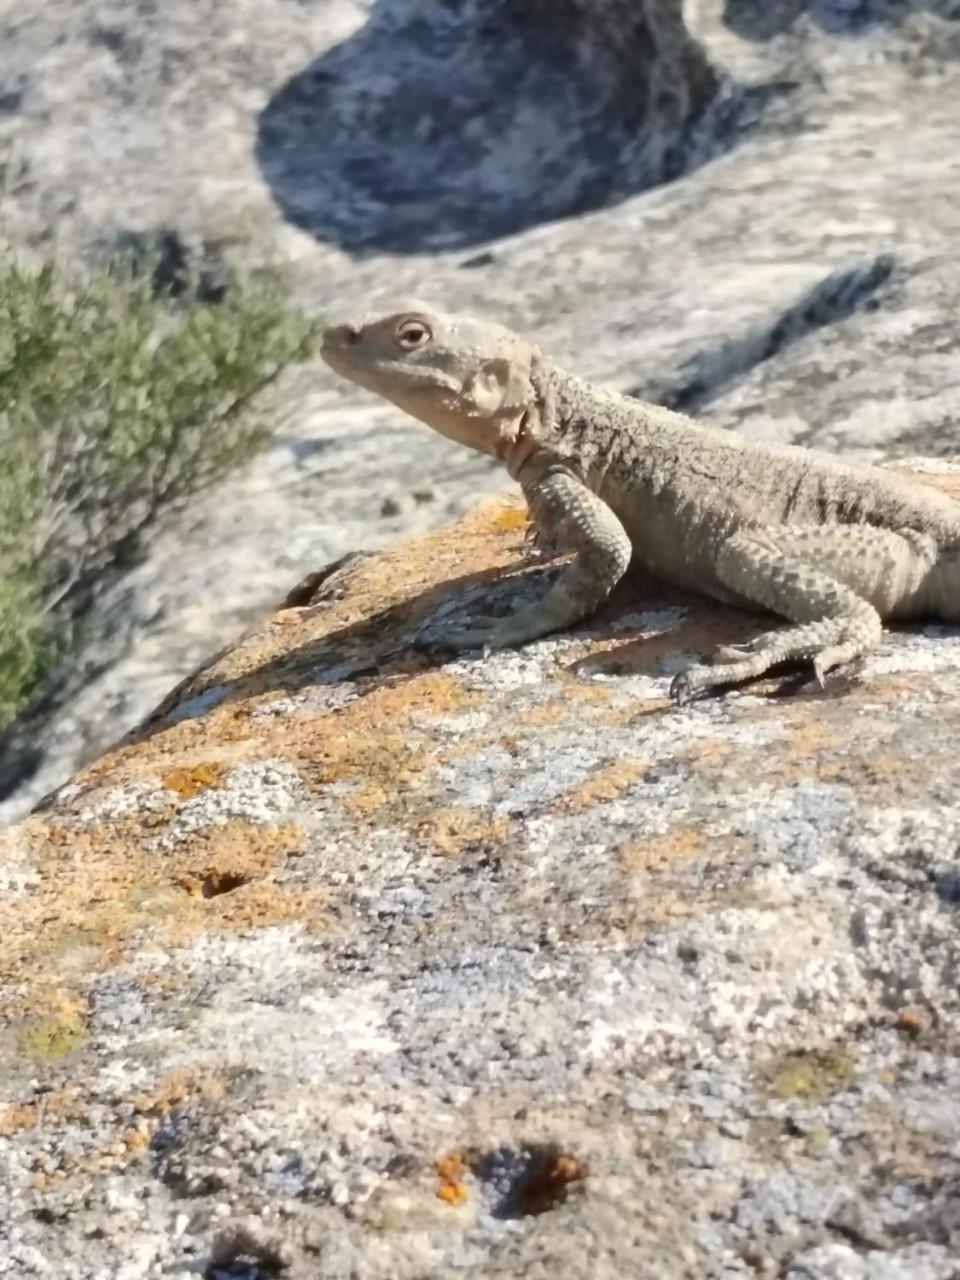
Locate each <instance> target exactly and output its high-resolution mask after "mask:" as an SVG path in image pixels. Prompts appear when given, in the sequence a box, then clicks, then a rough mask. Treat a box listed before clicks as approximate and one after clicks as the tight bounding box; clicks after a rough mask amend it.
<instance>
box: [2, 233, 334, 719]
mask: <svg viewBox="0 0 960 1280" xmlns="http://www.w3.org/2000/svg"><path fill="white" fill-rule="evenodd" d="M314 332H315V330H314V326H313V325H311V324H310V323H309V322H308V321H307V320H305V319H304V318H303V317H302V316H301V315H299V314H298V313H296V312H295V311H294V310H292V309H291V308H290V307H289V305H288V304H287V302H286V301H285V298H284V295H283V291H282V289H281V288H280V286H279V284H278V282H277V281H275V280H272V279H270V280H267V279H259V280H252V281H249V282H247V283H244V284H242V285H239V284H238V285H233V286H231V287H229V288H228V289H227V290H226V292H225V293H224V295H223V297H222V298H221V299H220V300H219V301H218V302H216V303H215V304H210V303H206V302H202V301H201V300H200V299H199V298H198V296H197V290H196V289H195V288H194V289H188V290H187V291H186V292H185V293H184V294H183V295H182V296H181V297H179V298H178V299H177V300H176V301H174V300H173V299H172V298H170V297H169V296H166V297H164V296H157V294H156V291H155V289H154V286H153V284H152V282H151V280H150V278H149V275H148V273H147V272H146V271H141V272H138V273H136V274H135V273H134V272H133V271H132V270H131V269H129V268H127V269H123V270H120V269H113V270H105V271H102V272H100V273H99V274H97V275H96V276H95V277H94V278H93V279H92V280H89V281H87V282H85V283H83V284H82V285H76V284H74V283H73V282H71V281H70V280H68V279H67V278H66V277H65V276H64V275H63V274H62V273H60V272H59V271H58V270H56V269H55V268H54V267H52V266H45V267H42V268H40V269H31V268H28V267H25V266H23V265H22V264H20V263H18V262H17V261H15V260H14V259H13V257H12V256H10V255H7V256H5V257H2V258H0V727H2V726H3V725H4V724H5V723H8V722H9V721H10V719H11V718H12V717H13V716H14V715H15V714H16V713H17V711H18V710H19V709H21V708H22V707H23V705H24V704H25V703H26V702H27V701H28V700H29V699H30V697H31V695H32V694H33V693H34V692H35V690H36V688H37V687H38V683H39V682H40V681H41V680H42V678H43V676H44V674H45V672H47V671H49V670H50V667H51V663H53V662H54V661H56V660H60V659H61V658H62V657H63V656H64V650H65V646H68V644H69V633H70V622H71V620H72V619H73V618H75V617H76V616H77V614H78V613H79V612H82V610H83V609H85V608H86V607H88V605H89V603H90V600H91V599H92V596H93V593H94V591H95V588H96V586H97V583H98V581H100V580H102V578H103V575H104V573H105V571H107V570H108V569H109V568H111V567H112V566H115V565H117V564H119V563H122V562H123V561H124V560H125V559H127V558H128V556H129V555H130V553H131V552H133V551H134V550H135V549H136V548H137V546H138V545H139V543H140V540H141V538H142V535H143V534H144V533H145V532H146V531H147V530H148V529H149V528H150V527H151V526H152V525H153V524H154V523H155V522H156V521H157V520H158V519H159V518H161V517H162V516H163V515H164V513H165V512H168V511H169V510H170V509H171V508H173V507H175V506H176V505H178V504H179V503H181V502H182V501H183V500H184V499H185V498H187V497H189V496H190V495H191V494H194V493H196V492H197V491H198V490H199V489H201V488H203V487H204V486H206V485H209V484H210V483H211V482H212V481H214V480H217V479H219V478H220V477H221V476H223V475H224V474H225V473H226V472H228V471H229V470H230V469H231V468H233V467H235V466H236V465H238V464H239V463H241V462H243V461H245V460H246V459H247V458H249V457H250V456H251V455H252V454H253V453H254V452H256V450H257V449H258V448H259V447H260V446H261V445H262V444H263V443H264V441H265V440H266V438H267V436H268V434H269V432H268V427H267V424H266V422H265V421H264V418H263V416H262V414H261V413H260V412H258V396H259V393H261V392H262V391H263V390H264V389H265V388H266V387H267V386H268V385H269V384H270V383H272V382H274V381H275V379H276V378H277V377H278V376H279V374H280V373H281V372H282V371H283V370H284V369H285V368H287V367H288V366H289V365H290V364H291V363H292V362H294V361H297V360H302V359H305V358H306V357H307V356H309V355H310V353H311V351H312V347H313V337H314Z"/></svg>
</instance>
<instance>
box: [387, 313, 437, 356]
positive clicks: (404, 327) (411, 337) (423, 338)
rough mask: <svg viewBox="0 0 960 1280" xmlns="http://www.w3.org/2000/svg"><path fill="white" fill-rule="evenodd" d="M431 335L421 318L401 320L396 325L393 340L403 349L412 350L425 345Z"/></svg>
mask: <svg viewBox="0 0 960 1280" xmlns="http://www.w3.org/2000/svg"><path fill="white" fill-rule="evenodd" d="M432 337H433V335H432V334H431V332H430V330H429V329H428V328H427V326H426V325H425V324H424V323H423V321H422V320H403V321H401V323H400V324H398V325H397V331H396V333H395V334H394V341H395V342H396V344H397V346H398V347H402V348H403V349H404V351H413V350H414V348H415V347H423V346H425V345H426V344H427V343H428V342H429V341H430V339H431V338H432Z"/></svg>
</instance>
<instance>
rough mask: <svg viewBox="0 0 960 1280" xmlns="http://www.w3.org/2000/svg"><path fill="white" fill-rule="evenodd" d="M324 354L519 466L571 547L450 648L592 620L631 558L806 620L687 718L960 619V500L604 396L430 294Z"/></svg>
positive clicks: (539, 521)
mask: <svg viewBox="0 0 960 1280" xmlns="http://www.w3.org/2000/svg"><path fill="white" fill-rule="evenodd" d="M321 355H322V357H323V359H324V360H325V361H326V363H327V364H328V365H329V366H330V367H331V368H332V369H333V370H334V371H335V372H337V373H338V374H340V375H341V376H343V377H345V378H347V379H349V380H350V381H351V382H353V383H355V384H357V385H358V386H360V387H363V388H366V389H367V390H370V391H373V392H376V393H377V394H378V395H380V396H381V397H383V398H384V399H386V400H388V401H390V402H392V403H393V404H395V405H397V406H398V407H399V408H400V409H402V410H404V411H405V412H406V413H408V414H410V415H411V416H413V417H414V418H417V419H419V420H420V421H422V422H425V423H426V424H427V425H428V426H430V427H432V428H433V429H434V430H435V431H437V432H439V433H440V434H441V435H443V436H446V437H448V438H449V439H452V440H455V441H458V442H460V443H461V444H463V445H466V446H468V447H469V448H471V449H475V450H478V451H479V452H481V453H484V454H487V455H489V456H490V457H493V458H496V459H498V460H499V461H501V462H503V463H504V464H505V466H506V469H507V471H508V473H509V475H510V476H511V477H512V478H513V479H514V480H516V481H518V482H519V484H520V487H521V489H522V491H523V494H524V497H525V498H526V502H527V505H528V508H529V511H530V516H531V520H532V522H533V524H534V526H535V528H536V531H537V534H538V536H539V537H540V538H542V540H543V541H544V542H545V543H547V544H549V545H552V546H554V547H556V548H559V549H561V550H563V551H565V552H567V553H570V554H571V558H570V560H569V561H568V563H567V564H566V565H565V567H564V568H563V570H562V571H561V573H560V575H559V576H558V577H557V579H556V580H555V581H554V582H553V584H552V585H551V586H550V587H549V589H548V590H547V591H546V592H545V593H544V594H543V596H542V598H541V599H539V600H538V601H536V602H535V603H533V604H531V605H529V606H527V607H525V608H523V609H520V610H518V611H516V612H515V613H513V614H511V615H508V616H507V617H503V618H485V619H476V620H475V622H474V625H472V626H469V627H466V628H461V629H452V630H450V631H448V632H446V633H445V634H444V635H443V637H442V641H441V643H442V644H443V646H444V647H449V648H452V649H454V650H465V649H474V648H478V649H483V650H487V649H499V648H504V647H512V646H520V645H524V644H526V643H528V642H530V641H533V640H535V639H538V638H540V637H542V636H546V635H549V634H550V633H552V632H556V631H559V630H563V629H565V628H569V627H571V626H574V625H575V624H577V623H578V622H580V621H582V620H584V619H586V618H588V617H589V616H590V615H591V614H592V613H594V612H595V610H596V609H598V608H599V606H600V605H601V604H602V602H603V601H604V600H605V599H606V598H607V596H608V595H609V594H610V592H611V591H612V590H613V588H614V587H615V586H616V585H617V583H618V582H619V581H620V579H621V578H622V577H623V576H624V574H626V572H627V571H628V569H629V568H630V567H631V565H633V566H639V567H641V568H643V569H645V570H646V571H647V572H649V573H650V574H652V575H653V576H655V577H656V578H659V579H661V580H663V581H665V582H667V583H671V584H674V585H676V586H680V587H684V588H687V589H690V590H693V591H694V592H696V593H699V594H701V595H706V596H707V597H709V598H712V599H715V600H718V601H721V602H723V603H725V604H730V605H735V606H739V607H741V608H746V609H753V610H758V609H759V610H761V611H766V612H770V613H773V614H777V615H779V616H780V617H781V618H783V619H785V620H786V621H787V622H788V623H789V624H790V625H788V626H785V627H783V626H781V627H779V628H776V629H771V630H767V631H763V632H762V633H761V634H759V635H758V636H756V637H755V638H754V639H752V640H750V641H748V642H747V643H746V644H745V645H740V646H732V645H728V646H723V647H720V648H718V649H717V650H716V652H715V653H714V654H713V655H712V660H710V661H697V662H694V663H693V664H692V665H691V666H690V667H689V668H688V669H687V670H686V671H683V672H681V673H680V674H678V675H677V676H675V677H674V679H673V681H672V684H671V687H670V694H671V697H672V699H673V701H674V702H675V703H676V704H679V705H681V706H682V705H683V704H684V703H685V702H686V701H687V700H689V699H691V698H693V697H698V696H702V695H705V694H707V693H708V692H710V691H712V690H715V689H719V688H721V687H723V686H730V685H736V684H740V683H742V682H744V681H750V680H753V679H756V678H758V677H760V676H763V675H765V674H766V673H767V672H768V671H769V670H770V669H771V668H772V667H774V666H778V665H780V664H784V663H794V664H796V663H801V664H810V665H811V666H812V669H813V674H814V676H815V677H816V680H817V682H818V683H819V685H820V687H821V688H822V687H823V686H824V679H825V676H826V675H827V673H828V672H829V671H831V670H833V669H834V668H837V667H840V666H842V665H844V664H847V663H850V662H853V661H854V660H855V659H858V658H860V657H861V656H862V655H864V654H866V653H868V652H869V651H870V649H872V648H873V647H874V646H875V645H876V644H877V643H878V641H879V640H880V637H881V634H882V624H883V622H884V621H886V620H910V619H918V618H924V617H933V618H939V619H942V620H945V621H950V622H957V621H960V504H957V503H955V502H954V501H953V500H952V499H951V498H949V497H948V496H947V495H946V494H943V493H938V492H937V491H935V490H933V489H932V488H930V487H929V486H925V485H923V484H922V483H921V482H919V481H913V480H911V479H910V478H909V477H906V476H902V475H897V474H894V473H891V472H889V471H886V470H884V469H883V468H881V467H877V466H873V465H871V464H869V463H862V462H857V461H853V460H845V459H842V458H839V457H836V456H834V455H832V454H827V453H823V452H819V451H816V450H813V449H808V448H804V447H802V446H798V445H787V444H780V443H766V442H762V441H757V440H753V439H748V438H747V437H745V436H742V435H740V434H738V433H737V432H735V431H730V430H726V429H723V428H720V427H716V426H712V425H708V424H704V423H702V422H697V421H695V420H694V419H692V418H690V417H687V416H686V415H683V414H681V413H677V412H674V411H673V410H670V409H667V408H665V407H662V406H660V405H656V404H650V403H646V402H644V401H642V400H639V399H634V398H632V397H630V396H626V395H622V394H620V393H618V392H615V391H613V390H610V389H608V388H605V387H601V386H596V385H593V384H592V383H590V382H588V381H585V380H584V379H582V378H579V377H577V376H575V375H573V374H571V373H567V372H565V371H564V370H562V369H560V368H558V367H557V366H556V365H554V364H553V363H551V362H550V361H549V360H548V359H547V358H546V356H545V355H544V354H543V353H542V352H541V351H540V349H539V347H538V346H537V345H535V344H534V343H533V342H530V341H527V340H526V339H525V338H523V337H521V336H520V335H518V334H516V333H514V332H513V331H512V330H510V329H508V328H506V327H504V326H502V325H499V324H496V323H493V322H491V321H487V320H483V319H478V318H475V317H473V316H469V315H461V314H452V313H447V312H443V311H439V310H436V309H434V308H433V307H432V306H429V305H427V304H425V303H423V302H421V301H417V300H399V301H398V302H397V303H396V304H394V305H392V306H389V307H387V308H385V309H382V310H379V311H376V312H371V313H368V314H364V315H358V316H356V317H354V318H352V319H348V320H346V321H345V322H341V323H337V324H331V325H330V326H328V327H327V328H326V329H325V331H324V335H323V338H322V342H321Z"/></svg>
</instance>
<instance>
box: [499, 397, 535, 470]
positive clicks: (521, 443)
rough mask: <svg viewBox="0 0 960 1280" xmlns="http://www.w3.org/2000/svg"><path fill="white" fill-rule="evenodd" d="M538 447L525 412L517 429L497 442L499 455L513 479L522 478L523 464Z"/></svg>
mask: <svg viewBox="0 0 960 1280" xmlns="http://www.w3.org/2000/svg"><path fill="white" fill-rule="evenodd" d="M536 447H537V441H536V439H535V438H534V435H533V432H532V431H531V430H530V426H529V423H528V421H527V414H526V413H525V414H524V415H523V416H522V417H521V419H520V421H519V422H518V423H517V428H516V430H515V431H513V432H511V433H510V434H509V435H504V436H501V437H500V440H499V441H498V443H497V457H498V458H499V459H500V461H501V462H503V463H505V464H506V468H507V473H508V475H509V476H510V479H511V480H519V479H520V471H521V469H522V467H523V464H524V463H525V462H526V461H527V459H528V458H529V457H530V455H531V454H532V453H533V451H534V450H535V449H536Z"/></svg>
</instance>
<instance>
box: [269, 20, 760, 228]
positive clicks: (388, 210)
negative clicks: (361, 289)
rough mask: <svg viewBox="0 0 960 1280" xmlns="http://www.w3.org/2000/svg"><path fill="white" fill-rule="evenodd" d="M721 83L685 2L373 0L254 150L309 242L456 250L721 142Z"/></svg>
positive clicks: (671, 169)
mask: <svg viewBox="0 0 960 1280" xmlns="http://www.w3.org/2000/svg"><path fill="white" fill-rule="evenodd" d="M719 89H720V85H719V82H718V79H717V76H716V75H715V74H714V72H713V70H712V68H711V67H710V64H709V63H708V62H707V59H706V57H705V56H704V54H703V51H702V50H701V48H700V46H699V45H698V44H697V43H696V42H695V41H694V40H693V39H692V37H691V36H690V34H689V32H688V31H687V29H686V27H685V26H684V23H683V17H682V11H681V4H680V0H549V3H548V0H516V2H511V3H510V4H505V3H502V0H446V2H445V3H436V4H432V5H429V6H427V5H423V4H419V3H414V0H378V2H377V3H375V4H374V5H373V6H372V8H371V12H370V18H369V21H368V22H367V23H366V24H365V25H364V26H363V27H362V28H361V29H360V30H359V31H358V32H357V33H356V34H355V35H353V36H352V37H350V38H349V39H347V40H345V41H344V42H343V43H341V44H339V45H337V46H336V47H335V48H333V49H331V50H330V51H329V52H327V53H325V54H324V55H323V56H322V57H320V58H318V59H317V60H316V62H314V63H313V64H312V65H311V66H310V67H308V68H307V69H306V70H305V71H303V72H302V73H301V74H299V75H297V76H295V77H294V78H293V79H292V80H291V81H290V82H289V83H288V84H287V85H285V86H284V88H283V89H281V90H280V91H279V92H278V93H277V94H276V96H275V97H274V98H273V99H272V101H271V102H270V103H269V104H268V105H267V107H266V108H265V109H264V111H263V112H262V114H261V117H260V121H259V130H258V141H257V153H258V159H259V163H260V166H261V168H262V171H263V174H264V177H265V179H266V181H267V183H268V184H269V186H270V188H271V190H272V192H273V194H274V197H275V199H276V200H277V202H278V203H279V205H280V207H281V208H282V210H283V212H284V214H285V215H286V217H287V218H288V219H289V220H290V221H291V222H293V223H294V224H296V225H297V226H299V227H301V228H302V229H304V230H306V231H309V232H310V233H311V234H313V235H315V236H316V237H318V238H319V239H322V240H327V241H332V242H334V243H336V244H338V245H340V246H341V247H343V248H344V249H347V250H349V251H353V252H358V251H364V250H366V251H380V252H390V253H397V254H403V253H416V252H421V251H426V250H431V251H436V250H441V249H462V248H466V247H468V246H471V245H474V244H477V243H479V242H482V241H485V240H488V239H490V238H492V237H495V236H500V235H505V234H510V233H513V232H518V231H521V230H523V229H525V228H528V227H531V226H535V225H537V224H539V223H541V222H544V221H547V220H551V219H556V218H561V217H566V216H571V215H574V214H579V213H583V212H585V211H587V210H590V209H595V208H598V207H600V206H602V205H605V204H609V203H611V202H613V201H616V200H618V199H623V198H625V197H627V196H629V195H631V194H633V193H635V192H637V191H639V190H643V189H644V188H646V187H649V186H651V185H654V184H656V183H660V182H663V181H665V180H667V179H669V178H671V177H675V176H677V175H678V174H679V173H681V172H683V171H685V170H688V169H690V168H692V167H694V166H695V165H696V164H697V163H700V162H702V161H703V160H705V159H708V158H710V156H711V155H713V154H715V153H716V150H717V149H718V147H719V145H721V144H722V145H725V146H729V145H731V144H732V143H733V141H734V140H735V139H736V137H737V136H739V134H740V133H741V132H742V131H743V129H744V128H745V127H747V126H746V119H747V116H748V115H749V111H746V110H744V109H743V108H744V103H745V101H746V99H745V97H744V96H743V95H738V94H736V93H732V92H731V93H727V92H726V91H725V92H722V93H719V96H718V91H719ZM757 93H760V96H761V98H763V97H764V96H765V95H764V93H763V92H762V91H753V97H751V98H749V108H750V111H753V114H754V117H755V116H756V111H755V110H754V106H755V103H754V101H753V99H754V98H755V97H756V96H757ZM712 103H713V104H716V107H715V108H712V111H713V114H712V115H711V123H710V125H709V126H703V127H701V128H696V127H695V126H697V124H698V122H702V120H703V115H704V112H705V110H706V108H707V107H708V106H709V105H710V104H712ZM727 108H729V110H728V109H727ZM714 116H715V117H716V118H715V119H714ZM704 134H706V135H709V136H708V137H704ZM720 135H723V137H722V138H721V137H720Z"/></svg>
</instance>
